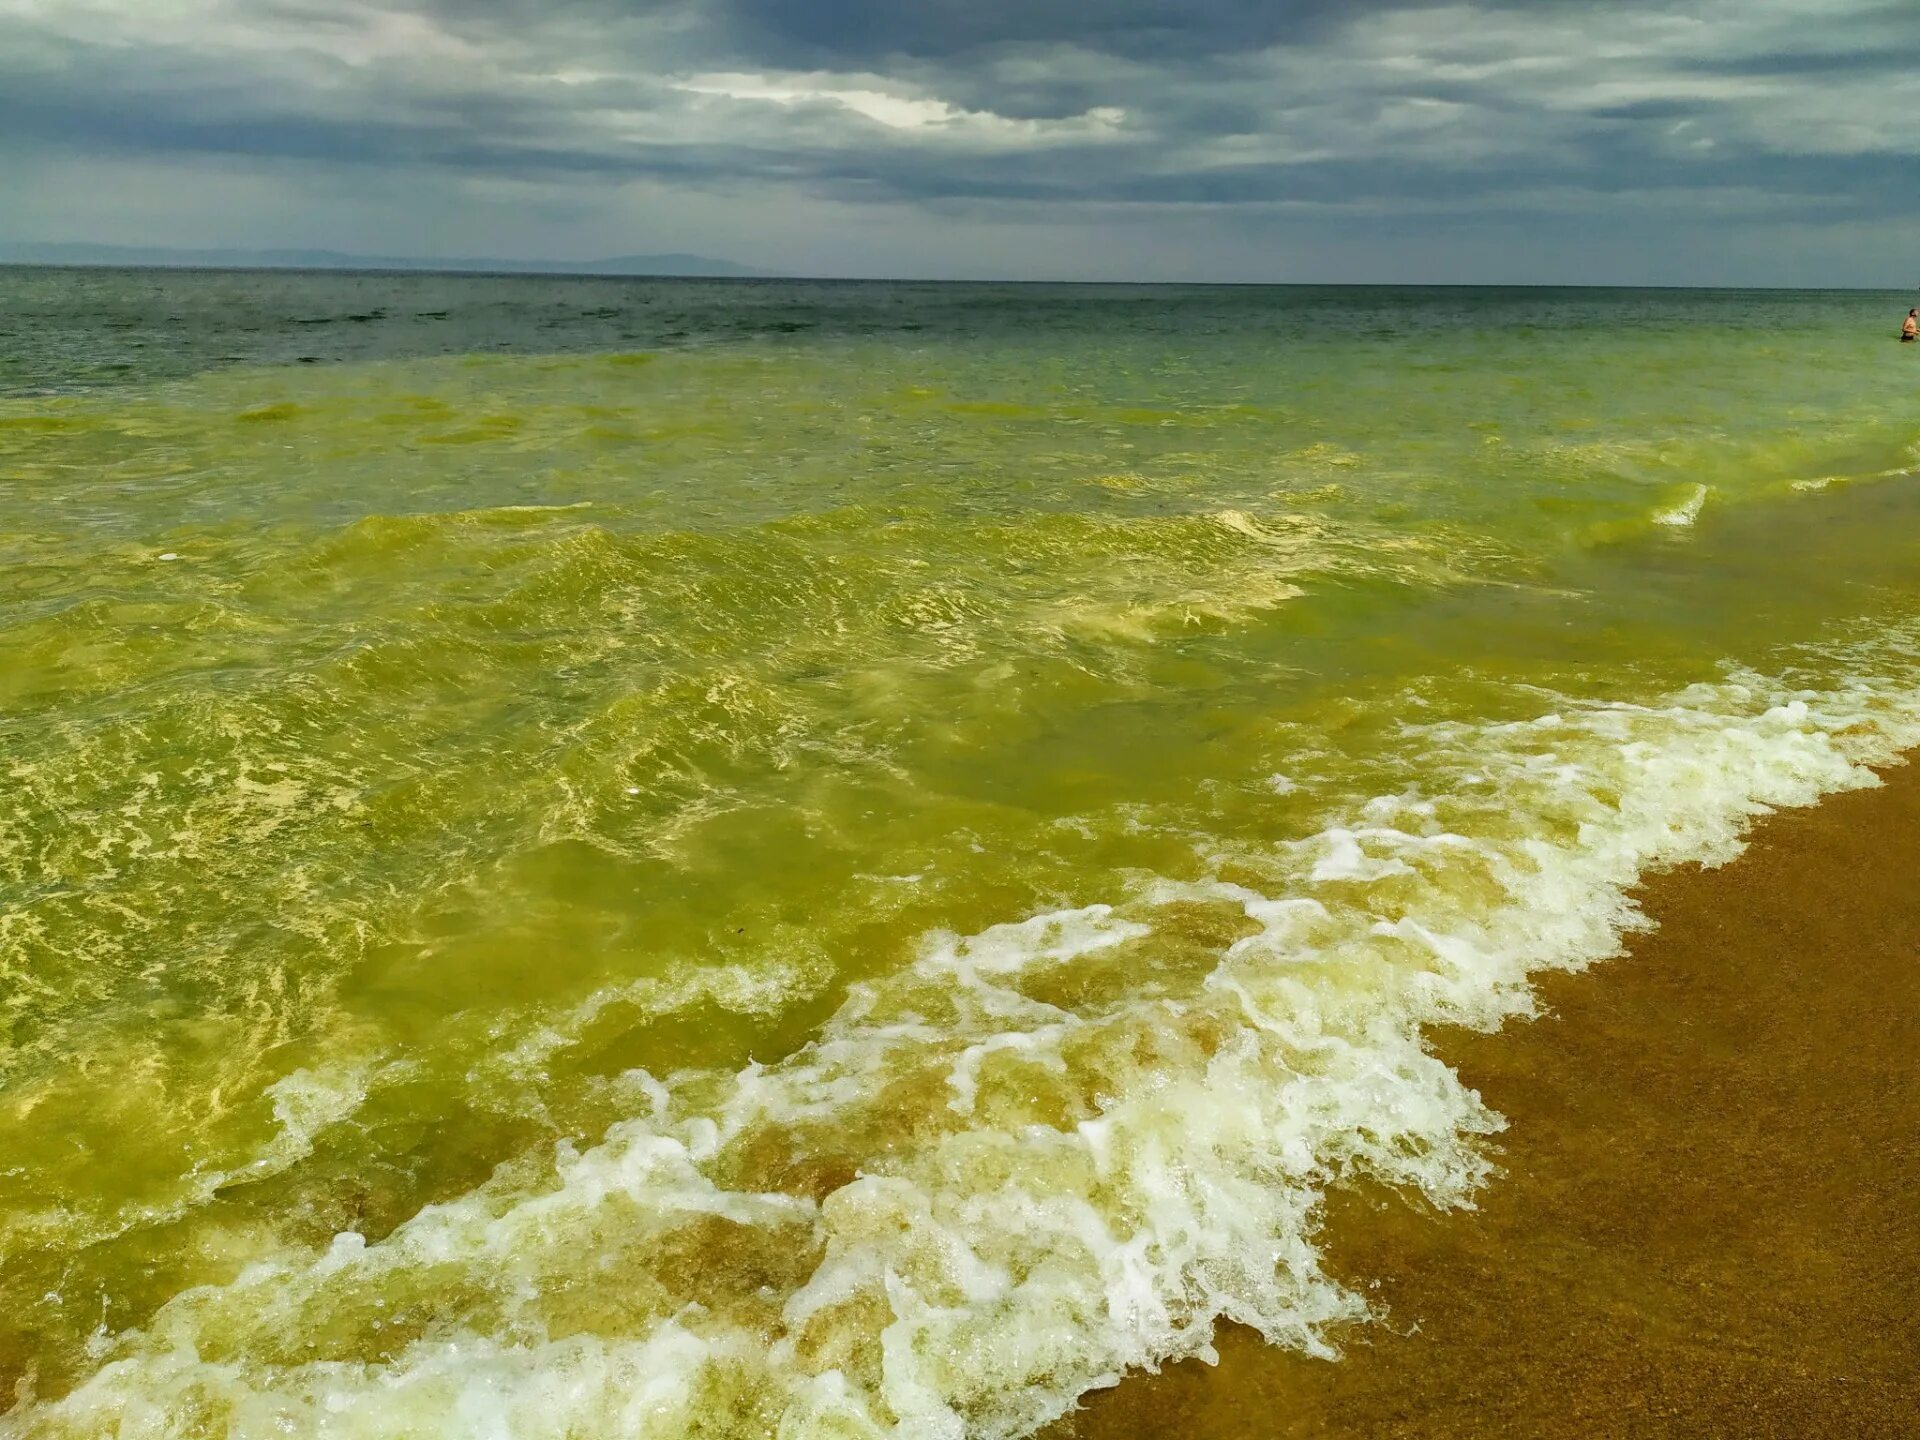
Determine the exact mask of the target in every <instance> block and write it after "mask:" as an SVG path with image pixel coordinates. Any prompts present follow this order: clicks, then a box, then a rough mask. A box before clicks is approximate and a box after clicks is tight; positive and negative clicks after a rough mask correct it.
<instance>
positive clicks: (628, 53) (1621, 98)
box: [0, 0, 1920, 284]
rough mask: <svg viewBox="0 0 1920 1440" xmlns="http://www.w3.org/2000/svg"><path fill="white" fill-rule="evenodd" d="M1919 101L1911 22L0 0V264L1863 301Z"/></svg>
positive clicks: (1861, 5) (1853, 17)
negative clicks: (1241, 285)
mask: <svg viewBox="0 0 1920 1440" xmlns="http://www.w3.org/2000/svg"><path fill="white" fill-rule="evenodd" d="M1917 102H1920V11H1917V10H1916V8H1915V6H1914V4H1913V3H1912V0H1646V3H1636V0H1624V3H1611V4H1578V3H1573V0H1530V3H1520V0H1504V3H1503V0H1477V3H1470V4H1459V3H1437V0H1436V3H1422V0H1395V3H1384V0H1280V3H1257V0H1108V3H1095V0H1081V3H1073V0H926V3H921V4H910V3H903V0H893V3H888V0H545V3H534V0H336V3H321V0H0V137H4V138H5V142H6V143H5V146H4V149H3V150H0V239H11V240H42V241H51V240H65V239H75V240H103V241H110V242H127V241H141V242H146V243H153V242H158V243H172V244H184V245H246V244H259V245H287V244H298V245H327V246H331V247H334V248H344V249H356V248H357V249H363V250H375V251H380V252H384V253H395V252H396V251H398V250H402V249H412V250H414V251H416V252H418V253H427V254H432V253H474V252H475V251H485V252H488V253H495V254H502V255H515V256H533V255H550V256H553V257H555V258H563V259H573V258H585V257H588V256H591V255H593V254H597V253H618V252H622V251H635V250H660V249H669V248H671V249H692V250H703V251H706V252H708V253H714V254H721V255H726V256H729V257H731V258H734V259H737V260H742V261H745V262H748V263H752V264H758V265H762V266H766V267H769V268H774V269H781V270H789V271H801V272H812V273H858V272H867V273H892V274H934V275H941V274H991V273H1000V274H1035V275H1038V274H1053V275H1062V276H1066V277H1069V278H1106V277H1113V278H1119V277H1139V278H1155V277H1162V276H1164V277H1170V278H1234V279H1301V280H1313V279H1364V278H1381V279H1413V280H1442V279H1468V280H1501V279H1514V280H1567V281H1578V280H1583V279H1588V280H1642V281H1653V282H1663V281H1664V282H1696V281H1697V282H1708V283H1712V282H1718V281H1733V282H1743V281H1759V282H1776V283H1830V284H1873V283H1890V282H1894V281H1899V280H1903V279H1910V278H1911V277H1910V276H1904V275H1902V274H1900V273H1899V270H1900V268H1901V264H1902V257H1903V256H1904V255H1906V254H1908V253H1910V251H1911V249H1912V246H1911V243H1910V237H1911V233H1912V224H1913V221H1914V220H1915V219H1916V216H1917V212H1920V160H1916V158H1915V157H1916V156H1917V155H1920V103H1917ZM9 195H11V203H8V201H7V197H8V196H9Z"/></svg>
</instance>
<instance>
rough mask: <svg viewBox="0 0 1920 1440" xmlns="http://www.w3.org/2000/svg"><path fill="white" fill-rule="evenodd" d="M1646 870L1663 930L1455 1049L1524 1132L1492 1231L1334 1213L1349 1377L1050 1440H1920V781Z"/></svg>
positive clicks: (1195, 1373) (1334, 1256) (1344, 1202)
mask: <svg viewBox="0 0 1920 1440" xmlns="http://www.w3.org/2000/svg"><path fill="white" fill-rule="evenodd" d="M1883 780H1884V781H1885V783H1884V784H1883V785H1882V786H1880V787H1877V788H1873V789H1868V790H1859V791H1849V792H1844V793H1840V794H1836V795H1830V796H1828V797H1826V798H1825V799H1824V800H1822V801H1821V802H1820V803H1819V804H1818V805H1815V806H1812V807H1809V808H1807V809H1804V810H1794V811H1785V812H1781V813H1778V814H1775V815H1772V816H1769V817H1766V818H1764V819H1763V820H1761V821H1759V822H1758V823H1757V824H1756V826H1755V827H1754V830H1753V833H1752V835H1751V836H1750V840H1749V844H1748V848H1747V850H1746V851H1745V853H1743V854H1742V855H1741V856H1740V857H1739V858H1737V859H1736V860H1734V861H1732V862H1731V863H1729V864H1727V865H1724V866H1721V867H1719V868H1718V869H1715V870H1702V869H1700V868H1699V867H1697V866H1687V867H1684V868H1682V869H1679V870H1676V871H1673V872H1671V873H1667V874H1663V875H1657V876H1652V877H1649V878H1648V879H1647V880H1646V881H1644V882H1643V884H1642V885H1641V887H1640V888H1639V890H1638V891H1637V892H1636V896H1637V898H1638V899H1639V901H1640V903H1641V905H1642V908H1643V909H1644V910H1645V912H1646V913H1647V915H1648V916H1649V917H1650V918H1652V919H1653V920H1654V921H1656V922H1657V928H1656V929H1654V930H1652V931H1650V932H1647V933H1644V934H1637V935H1632V936H1629V937H1628V939H1627V943H1626V946H1625V950H1624V953H1623V954H1622V955H1620V956H1618V957H1616V958H1614V959H1612V960H1607V961H1603V962H1600V963H1599V964H1597V965H1595V966H1593V967H1591V968H1590V969H1588V970H1587V971H1585V972H1583V973H1581V974H1573V975H1566V974H1550V975H1546V976H1543V977H1541V978H1540V979H1539V980H1538V981H1537V982H1536V988H1537V991H1538V993H1539V996H1540V1012H1541V1013H1540V1018H1538V1019H1536V1020H1516V1021H1512V1022H1509V1023H1508V1024H1507V1025H1506V1026H1505V1027H1504V1028H1503V1029H1502V1030H1500V1031H1499V1032H1497V1033H1495V1034H1491V1035H1480V1034H1474V1033H1470V1032H1465V1031H1459V1030H1447V1031H1443V1032H1437V1033H1436V1034H1435V1035H1434V1036H1433V1042H1434V1048H1435V1050H1436V1051H1437V1052H1438V1053H1439V1054H1440V1056H1441V1057H1442V1058H1443V1059H1444V1060H1446V1061H1447V1063H1448V1064H1450V1065H1452V1066H1454V1067H1455V1068H1456V1069H1458V1071H1459V1072H1460V1074H1461V1075H1462V1077H1463V1078H1464V1079H1465V1080H1466V1082H1467V1083H1468V1084H1469V1085H1471V1086H1473V1087H1474V1088H1475V1089H1477V1090H1479V1091H1480V1093H1481V1094H1482V1095H1483V1096H1484V1097H1485V1098H1486V1100H1487V1102H1488V1103H1489V1104H1490V1105H1491V1106H1492V1107H1493V1108H1494V1109H1495V1110H1497V1111H1499V1112H1500V1113H1501V1114H1502V1115H1504V1116H1506V1117H1507V1120H1508V1122H1509V1124H1508V1128H1507V1130H1506V1131H1505V1132H1504V1133H1503V1134H1502V1135H1500V1136H1498V1137H1496V1138H1495V1140H1494V1141H1493V1142H1492V1144H1491V1146H1490V1150H1491V1153H1492V1154H1493V1157H1494V1159H1495V1161H1496V1164H1497V1165H1498V1167H1499V1173H1498V1174H1497V1175H1496V1176H1495V1178H1494V1179H1493V1180H1492V1181H1491V1183H1490V1184H1489V1185H1488V1186H1487V1187H1486V1189H1485V1190H1484V1191H1483V1192H1482V1193H1481V1195H1480V1196H1479V1197H1478V1208H1477V1209H1476V1210H1473V1211H1469V1212H1457V1213H1448V1214H1440V1213H1436V1212H1434V1211H1433V1210H1432V1209H1430V1208H1429V1207H1426V1206H1425V1205H1424V1204H1422V1203H1421V1202H1419V1201H1417V1200H1414V1201H1409V1200H1408V1199H1406V1198H1404V1197H1400V1196H1395V1195H1384V1194H1381V1193H1373V1194H1367V1193H1364V1192H1341V1193H1336V1194H1334V1195H1332V1196H1330V1197H1329V1201H1328V1212H1327V1220H1326V1230H1325V1233H1326V1236H1327V1247H1326V1248H1327V1259H1328V1268H1329V1270H1330V1272H1331V1273H1332V1274H1334V1275H1335V1276H1337V1277H1338V1278H1340V1279H1341V1280H1343V1281H1344V1282H1346V1283H1347V1284H1349V1285H1351V1286H1353V1287H1355V1288H1356V1289H1357V1290H1359V1291H1360V1293H1362V1294H1364V1295H1366V1296H1367V1297H1368V1299H1369V1301H1370V1302H1371V1303H1372V1305H1373V1306H1374V1308H1375V1310H1376V1312H1377V1316H1378V1318H1377V1319H1376V1320H1375V1321H1374V1322H1373V1323H1371V1324H1367V1325H1362V1326H1357V1327H1352V1328H1350V1329H1347V1330H1344V1331H1341V1332H1337V1333H1335V1334H1334V1335H1332V1336H1331V1337H1330V1338H1332V1339H1333V1340H1334V1342H1335V1343H1336V1345H1337V1346H1338V1347H1339V1348H1340V1350H1341V1351H1342V1357H1341V1358H1340V1359H1339V1360H1338V1361H1335V1362H1327V1361H1322V1360H1314V1359H1311V1358H1309V1357H1306V1356H1303V1355H1300V1354H1298V1353H1295V1352H1290V1351H1284V1350H1278V1349H1274V1348H1271V1347H1268V1346H1266V1345H1265V1344H1263V1343H1262V1342H1261V1340H1260V1339H1259V1337H1258V1336H1257V1335H1255V1334H1253V1333H1252V1332H1250V1331H1246V1330H1241V1329H1238V1328H1230V1327H1229V1328H1223V1329H1222V1331H1221V1333H1220V1334H1219V1336H1218V1337H1217V1345H1218V1349H1219V1352H1220V1363H1219V1365H1218V1366H1217V1367H1210V1366H1207V1365H1205V1364H1202V1363H1200V1362H1197V1361H1187V1362H1182V1363H1180V1364H1177V1365H1173V1366H1169V1367H1168V1368H1167V1369H1166V1370H1164V1371H1162V1372H1160V1373H1159V1374H1157V1375H1133V1376H1129V1377H1128V1378H1127V1379H1126V1380H1125V1381H1123V1382H1122V1383H1121V1384H1120V1385H1119V1386H1117V1387H1115V1388H1113V1389H1110V1390H1106V1391H1100V1392H1095V1393H1094V1394H1091V1395H1089V1396H1087V1397H1085V1399H1084V1400H1083V1402H1082V1408H1081V1410H1080V1411H1079V1412H1077V1413H1076V1414H1074V1415H1070V1416H1068V1417H1067V1418H1065V1419H1064V1420H1062V1421H1060V1422H1059V1423H1057V1424H1056V1425H1054V1426H1053V1427H1051V1428H1050V1429H1049V1430H1047V1431H1046V1432H1045V1436H1046V1437H1047V1440H1135V1437H1148V1436H1164V1435H1180V1436H1182V1437H1220V1440H1247V1437H1252V1436H1259V1437H1262V1440H1292V1437H1332V1436H1356V1437H1357V1436H1366V1437H1369V1440H1374V1437H1407V1440H1412V1437H1423V1440H1424V1437H1436V1440H1437V1437H1448V1440H1455V1437H1457V1440H1468V1437H1488V1436H1495V1435H1513V1436H1527V1437H1567V1440H1573V1437H1582V1440H1586V1437H1594V1436H1610V1435H1622V1436H1625V1435H1634V1436H1640V1435H1653V1436H1664V1435H1673V1436H1688V1437H1696V1436H1723V1435H1724V1436H1739V1437H1775V1436H1777V1437H1781V1440H1787V1437H1803V1436H1810V1435H1822V1436H1833V1437H1841V1436H1848V1437H1878V1436H1885V1437H1889V1440H1891V1437H1895V1436H1902V1435H1915V1434H1920V1305H1916V1303H1915V1299H1914V1297H1916V1296H1920V1075H1916V1074H1915V1071H1914V1068H1913V1067H1914V1061H1915V1046H1914V1037H1915V1036H1916V1034H1920V883H1915V877H1916V876H1920V767H1911V766H1909V767H1898V768H1894V769H1891V770H1888V771H1885V772H1883Z"/></svg>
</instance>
